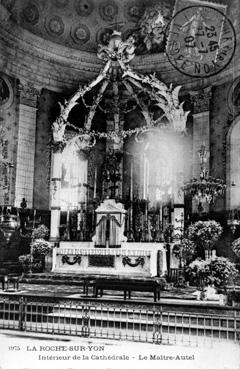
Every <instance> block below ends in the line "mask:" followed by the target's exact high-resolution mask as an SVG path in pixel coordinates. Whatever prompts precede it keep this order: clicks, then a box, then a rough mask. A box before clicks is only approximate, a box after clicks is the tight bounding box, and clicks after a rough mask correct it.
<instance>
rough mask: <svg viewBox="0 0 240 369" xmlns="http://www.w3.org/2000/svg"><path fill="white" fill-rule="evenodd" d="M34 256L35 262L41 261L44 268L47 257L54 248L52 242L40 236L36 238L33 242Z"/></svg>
mask: <svg viewBox="0 0 240 369" xmlns="http://www.w3.org/2000/svg"><path fill="white" fill-rule="evenodd" d="M31 250H32V256H33V260H34V262H35V263H37V262H38V263H39V262H41V264H42V269H44V268H45V257H46V256H47V255H48V254H49V253H50V251H51V250H52V245H51V243H50V242H48V241H46V240H44V239H43V238H38V239H36V240H34V241H33V242H32V244H31Z"/></svg>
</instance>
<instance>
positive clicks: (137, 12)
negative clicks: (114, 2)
mask: <svg viewBox="0 0 240 369" xmlns="http://www.w3.org/2000/svg"><path fill="white" fill-rule="evenodd" d="M143 10H144V9H143V5H142V4H141V3H140V4H139V0H133V1H128V2H127V3H126V4H125V7H124V14H125V17H126V18H127V19H128V20H130V21H132V22H137V21H138V20H139V18H140V17H141V16H142V15H143Z"/></svg>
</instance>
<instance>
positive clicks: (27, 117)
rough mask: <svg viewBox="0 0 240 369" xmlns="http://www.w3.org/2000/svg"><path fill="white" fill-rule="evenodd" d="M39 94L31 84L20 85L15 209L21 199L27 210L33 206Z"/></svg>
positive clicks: (22, 83) (23, 83)
mask: <svg viewBox="0 0 240 369" xmlns="http://www.w3.org/2000/svg"><path fill="white" fill-rule="evenodd" d="M39 94H40V91H39V90H37V89H36V88H35V87H34V86H33V85H32V84H30V83H25V82H21V83H20V85H19V120H18V144H17V168H16V184H15V206H17V207H19V206H20V203H21V201H22V198H23V197H24V198H25V199H26V201H27V205H28V207H29V208H31V207H32V204H33V184H34V158H35V135H36V111H37V98H38V96H39Z"/></svg>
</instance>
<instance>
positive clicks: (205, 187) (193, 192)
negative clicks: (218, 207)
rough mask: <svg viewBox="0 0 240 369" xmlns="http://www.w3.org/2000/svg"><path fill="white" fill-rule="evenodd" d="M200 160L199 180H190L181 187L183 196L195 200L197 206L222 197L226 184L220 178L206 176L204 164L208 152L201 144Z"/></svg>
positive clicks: (206, 171)
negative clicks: (188, 196)
mask: <svg viewBox="0 0 240 369" xmlns="http://www.w3.org/2000/svg"><path fill="white" fill-rule="evenodd" d="M199 158H200V168H201V170H200V176H199V178H192V179H191V180H190V181H188V182H186V183H185V184H184V186H183V188H182V189H183V191H184V193H185V194H188V195H190V196H191V197H192V198H194V199H196V200H197V201H198V202H199V204H201V203H202V202H207V203H208V204H210V203H213V202H214V201H215V199H216V198H217V197H219V196H222V195H223V194H224V192H225V189H226V184H225V183H224V181H223V180H222V179H221V178H214V177H211V176H209V175H208V170H207V168H206V164H207V161H208V158H209V152H208V150H207V149H206V147H205V145H204V144H203V145H202V146H201V148H200V150H199Z"/></svg>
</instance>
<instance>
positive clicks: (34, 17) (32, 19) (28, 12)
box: [22, 4, 39, 25]
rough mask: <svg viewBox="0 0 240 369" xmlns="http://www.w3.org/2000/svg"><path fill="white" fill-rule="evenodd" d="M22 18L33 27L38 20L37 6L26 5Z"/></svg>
mask: <svg viewBox="0 0 240 369" xmlns="http://www.w3.org/2000/svg"><path fill="white" fill-rule="evenodd" d="M22 17H23V19H24V20H25V21H26V22H28V23H30V24H32V25H35V24H36V23H37V22H38V20H39V11H38V8H37V6H36V5H35V4H28V5H27V6H26V7H25V8H24V9H23V11H22Z"/></svg>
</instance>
